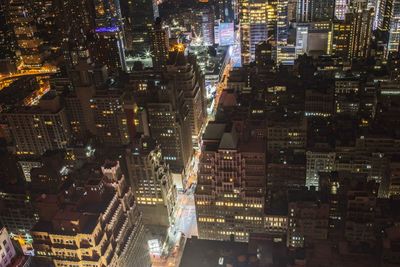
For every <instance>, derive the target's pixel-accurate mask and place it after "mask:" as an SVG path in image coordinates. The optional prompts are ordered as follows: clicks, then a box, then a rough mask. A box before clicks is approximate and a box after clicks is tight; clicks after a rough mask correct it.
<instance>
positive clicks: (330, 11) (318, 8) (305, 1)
mask: <svg viewBox="0 0 400 267" xmlns="http://www.w3.org/2000/svg"><path fill="white" fill-rule="evenodd" d="M334 7H335V2H334V0H298V1H297V11H296V22H310V21H330V20H332V19H333V17H334V11H335V10H334Z"/></svg>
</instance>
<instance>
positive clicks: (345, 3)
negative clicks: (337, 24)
mask: <svg viewBox="0 0 400 267" xmlns="http://www.w3.org/2000/svg"><path fill="white" fill-rule="evenodd" d="M349 12H350V1H349V0H336V1H335V18H336V19H337V20H344V19H345V18H346V14H347V13H349Z"/></svg>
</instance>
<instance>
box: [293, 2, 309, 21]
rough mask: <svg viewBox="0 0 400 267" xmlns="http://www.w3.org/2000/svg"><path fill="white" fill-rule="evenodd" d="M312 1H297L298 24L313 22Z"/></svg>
mask: <svg viewBox="0 0 400 267" xmlns="http://www.w3.org/2000/svg"><path fill="white" fill-rule="evenodd" d="M311 10H312V0H297V8H296V22H308V21H311Z"/></svg>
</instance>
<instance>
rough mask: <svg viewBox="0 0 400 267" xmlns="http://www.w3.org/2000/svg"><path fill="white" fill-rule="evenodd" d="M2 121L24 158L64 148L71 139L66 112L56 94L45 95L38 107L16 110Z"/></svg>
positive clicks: (5, 114) (18, 153) (16, 151)
mask: <svg viewBox="0 0 400 267" xmlns="http://www.w3.org/2000/svg"><path fill="white" fill-rule="evenodd" d="M2 117H3V118H4V119H5V121H6V124H7V126H8V128H9V129H10V132H11V135H12V139H13V142H14V143H13V146H14V150H15V153H16V154H17V155H18V156H21V157H26V156H40V155H42V154H43V153H44V152H46V150H54V149H61V148H65V147H66V146H67V145H68V143H69V141H70V139H71V136H70V129H69V123H68V120H67V114H66V111H65V108H64V106H63V105H62V104H61V103H60V97H59V96H57V95H55V94H54V92H49V93H47V94H46V95H44V96H43V97H42V99H41V100H40V102H39V105H38V106H37V107H36V106H31V107H15V108H14V109H12V110H10V111H8V112H6V113H3V114H2Z"/></svg>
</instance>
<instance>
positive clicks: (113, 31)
mask: <svg viewBox="0 0 400 267" xmlns="http://www.w3.org/2000/svg"><path fill="white" fill-rule="evenodd" d="M94 8H95V14H94V20H95V34H94V35H92V36H90V38H89V42H90V50H91V55H92V57H93V59H94V62H95V63H96V64H100V65H107V66H108V67H109V68H110V69H112V70H117V69H122V70H126V59H125V41H124V28H123V23H122V16H121V9H120V5H119V0H96V1H95V2H94Z"/></svg>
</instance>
